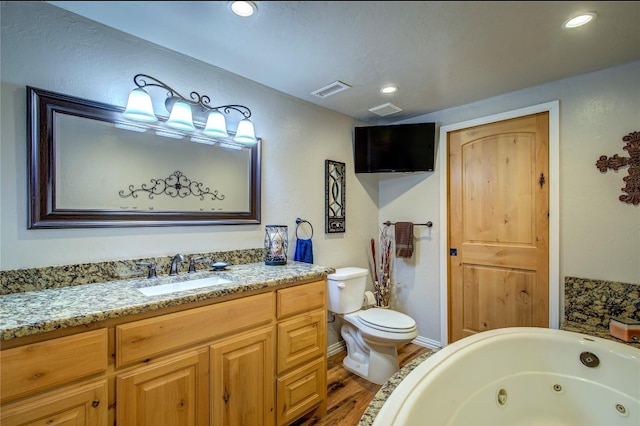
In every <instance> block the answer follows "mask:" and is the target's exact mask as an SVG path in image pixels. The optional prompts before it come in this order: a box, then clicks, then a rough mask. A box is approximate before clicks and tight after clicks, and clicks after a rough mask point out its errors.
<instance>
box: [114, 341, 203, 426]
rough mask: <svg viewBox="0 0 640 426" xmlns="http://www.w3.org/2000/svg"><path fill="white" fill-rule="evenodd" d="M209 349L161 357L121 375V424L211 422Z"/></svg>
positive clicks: (190, 424) (170, 425)
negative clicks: (209, 408) (209, 410)
mask: <svg viewBox="0 0 640 426" xmlns="http://www.w3.org/2000/svg"><path fill="white" fill-rule="evenodd" d="M208 378H209V357H208V350H207V348H203V349H200V350H197V351H196V350H193V351H187V352H183V353H180V354H178V355H175V356H171V357H167V358H162V359H160V360H158V361H157V362H154V363H153V364H151V365H148V366H145V367H141V368H136V369H135V370H132V371H130V372H127V373H123V374H120V375H118V377H117V379H116V383H117V384H116V391H117V395H118V396H117V403H116V416H117V424H118V425H127V426H129V425H131V426H205V425H208V424H209V416H208V407H209V380H208Z"/></svg>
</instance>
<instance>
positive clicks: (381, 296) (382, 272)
mask: <svg viewBox="0 0 640 426" xmlns="http://www.w3.org/2000/svg"><path fill="white" fill-rule="evenodd" d="M388 228H389V227H388V226H386V225H385V226H384V228H382V229H381V230H380V235H379V238H378V247H379V251H380V254H379V255H376V241H375V239H374V238H372V239H371V261H372V264H371V265H370V268H371V278H372V280H373V294H374V296H375V298H376V305H377V306H381V307H388V306H389V302H390V299H391V290H392V287H393V282H392V280H391V266H392V264H393V250H392V249H391V248H392V247H391V246H392V240H391V238H390V237H389V235H388V234H387V229H388Z"/></svg>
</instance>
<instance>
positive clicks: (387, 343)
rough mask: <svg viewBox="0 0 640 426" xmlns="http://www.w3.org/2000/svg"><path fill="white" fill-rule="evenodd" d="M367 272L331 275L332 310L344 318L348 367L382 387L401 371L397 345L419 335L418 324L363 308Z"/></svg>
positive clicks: (340, 270)
mask: <svg viewBox="0 0 640 426" xmlns="http://www.w3.org/2000/svg"><path fill="white" fill-rule="evenodd" d="M367 274H368V270H367V269H362V268H354V267H349V268H338V269H336V272H335V273H333V274H329V275H328V276H327V278H328V284H329V311H331V312H333V313H334V314H336V315H340V316H342V318H343V319H344V325H343V326H342V329H341V334H342V338H343V339H344V341H345V343H346V345H347V356H346V357H345V358H344V360H343V361H342V362H343V364H344V367H345V368H346V369H347V370H348V371H351V372H352V373H355V374H357V375H359V376H361V377H364V378H365V379H367V380H369V381H370V382H373V383H376V384H378V385H381V384H383V383H385V382H386V381H387V380H388V379H389V378H390V377H391V376H392V375H393V374H394V373H395V372H397V371H398V369H399V368H400V366H399V364H398V351H397V348H396V346H397V345H401V344H405V343H409V342H411V341H412V340H413V339H415V338H416V336H417V335H418V329H417V328H416V322H415V321H414V320H413V318H411V317H410V316H408V315H405V314H403V313H400V312H395V311H392V310H390V309H383V308H375V307H374V308H370V309H362V308H363V305H364V304H365V287H366V283H367Z"/></svg>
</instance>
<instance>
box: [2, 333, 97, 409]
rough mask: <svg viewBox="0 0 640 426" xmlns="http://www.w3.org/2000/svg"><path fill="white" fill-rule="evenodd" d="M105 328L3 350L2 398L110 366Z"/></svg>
mask: <svg viewBox="0 0 640 426" xmlns="http://www.w3.org/2000/svg"><path fill="white" fill-rule="evenodd" d="M107 362H108V349H107V330H106V329H105V328H102V329H99V330H94V331H87V332H85V333H80V334H74V335H72V336H66V337H60V338H57V339H52V340H47V341H44V342H40V343H34V344H31V345H24V346H19V347H16V348H12V349H7V350H4V351H1V352H0V363H2V366H3V368H2V371H1V373H0V374H1V377H2V378H1V385H2V388H1V389H2V398H1V399H2V401H6V400H9V399H13V398H17V397H20V396H24V395H28V394H30V393H33V392H37V391H40V390H44V389H48V388H51V387H53V386H57V385H61V384H64V383H68V382H70V381H73V380H76V379H79V378H81V377H85V376H89V375H92V374H96V373H101V372H104V371H105V370H106V369H107Z"/></svg>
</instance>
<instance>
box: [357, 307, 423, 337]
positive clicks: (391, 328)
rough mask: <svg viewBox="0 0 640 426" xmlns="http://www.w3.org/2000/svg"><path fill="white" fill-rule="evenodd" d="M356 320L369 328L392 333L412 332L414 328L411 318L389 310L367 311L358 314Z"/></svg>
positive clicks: (375, 309)
mask: <svg viewBox="0 0 640 426" xmlns="http://www.w3.org/2000/svg"><path fill="white" fill-rule="evenodd" d="M358 318H360V321H362V322H363V323H365V324H366V325H368V326H369V327H371V328H375V329H376V330H381V331H388V332H392V333H404V332H407V331H412V330H414V329H415V327H416V322H415V321H414V320H413V318H411V317H410V316H408V315H405V314H403V313H401V312H396V311H392V310H390V309H382V308H371V309H367V310H364V311H362V312H360V313H359V314H358Z"/></svg>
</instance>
